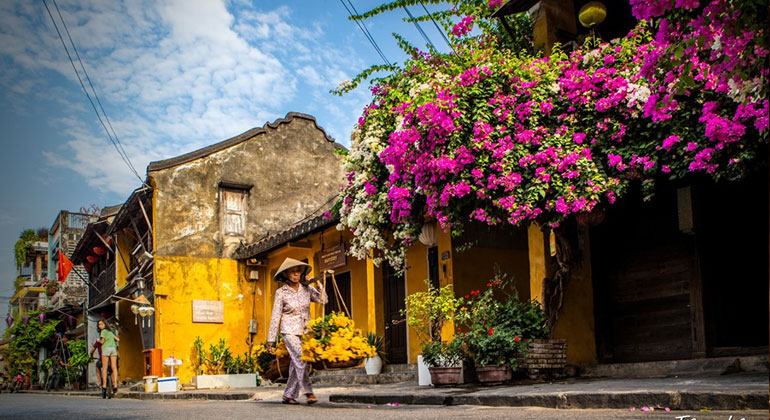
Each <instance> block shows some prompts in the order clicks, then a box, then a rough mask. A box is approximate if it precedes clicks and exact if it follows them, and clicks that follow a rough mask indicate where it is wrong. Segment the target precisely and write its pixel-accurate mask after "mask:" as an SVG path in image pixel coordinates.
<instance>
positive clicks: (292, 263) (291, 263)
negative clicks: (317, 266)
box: [273, 258, 313, 281]
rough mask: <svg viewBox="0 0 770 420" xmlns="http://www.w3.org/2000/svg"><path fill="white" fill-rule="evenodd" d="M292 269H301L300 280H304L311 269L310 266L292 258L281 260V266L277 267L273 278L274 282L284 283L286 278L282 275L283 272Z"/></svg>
mask: <svg viewBox="0 0 770 420" xmlns="http://www.w3.org/2000/svg"><path fill="white" fill-rule="evenodd" d="M293 267H302V268H303V273H302V280H304V279H305V277H306V276H307V274H308V273H310V270H312V269H313V267H311V266H310V264H307V263H303V262H302V261H298V260H295V259H294V258H286V259H285V260H283V263H282V264H281V266H280V267H278V271H276V272H275V276H273V278H274V279H275V280H276V281H286V276H284V275H283V272H284V271H286V270H288V269H290V268H293Z"/></svg>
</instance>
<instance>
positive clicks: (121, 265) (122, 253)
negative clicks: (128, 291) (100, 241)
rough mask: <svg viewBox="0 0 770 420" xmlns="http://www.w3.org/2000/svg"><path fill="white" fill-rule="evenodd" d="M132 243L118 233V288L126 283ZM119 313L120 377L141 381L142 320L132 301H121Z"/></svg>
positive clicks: (142, 371) (116, 265)
mask: <svg viewBox="0 0 770 420" xmlns="http://www.w3.org/2000/svg"><path fill="white" fill-rule="evenodd" d="M132 245H133V241H132V240H130V239H128V238H127V237H126V236H125V235H120V234H119V235H117V242H116V255H115V258H116V261H115V274H116V276H117V277H116V278H117V289H118V290H119V289H120V288H121V287H123V286H124V285H125V284H126V275H127V274H128V271H129V270H128V267H127V265H128V264H130V262H129V261H131V248H132ZM117 315H118V320H120V379H121V381H123V380H127V381H139V380H141V379H142V377H143V376H144V360H143V357H142V337H141V334H140V331H139V326H140V325H141V321H139V322H140V324H139V325H136V324H135V319H134V318H135V317H134V314H133V313H132V312H131V303H130V302H126V301H121V302H119V303H118V308H117Z"/></svg>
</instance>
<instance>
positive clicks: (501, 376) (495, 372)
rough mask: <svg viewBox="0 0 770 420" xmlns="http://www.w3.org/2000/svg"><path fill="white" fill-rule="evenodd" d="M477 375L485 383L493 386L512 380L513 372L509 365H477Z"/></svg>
mask: <svg viewBox="0 0 770 420" xmlns="http://www.w3.org/2000/svg"><path fill="white" fill-rule="evenodd" d="M476 375H477V376H478V378H479V382H481V383H482V384H483V385H488V386H491V385H500V384H502V383H505V382H508V381H510V380H511V378H512V377H513V372H511V369H510V368H509V367H508V366H479V367H476Z"/></svg>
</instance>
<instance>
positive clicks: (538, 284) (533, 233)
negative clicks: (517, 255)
mask: <svg viewBox="0 0 770 420" xmlns="http://www.w3.org/2000/svg"><path fill="white" fill-rule="evenodd" d="M527 241H528V249H529V293H530V298H531V299H535V300H537V301H538V302H543V280H544V279H545V278H546V277H548V275H549V274H550V273H549V272H548V266H547V262H548V258H550V255H548V253H547V251H546V242H545V241H546V237H545V234H544V233H543V231H542V230H541V229H540V226H537V225H535V224H534V223H533V224H531V225H529V228H528V229H527Z"/></svg>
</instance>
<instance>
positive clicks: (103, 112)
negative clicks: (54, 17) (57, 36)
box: [51, 0, 141, 180]
mask: <svg viewBox="0 0 770 420" xmlns="http://www.w3.org/2000/svg"><path fill="white" fill-rule="evenodd" d="M51 1H52V2H53V5H54V7H55V8H56V13H57V14H58V15H59V20H61V23H62V26H64V32H66V33H67V38H68V39H69V41H70V45H72V50H73V51H74V52H75V57H77V59H78V62H79V63H80V68H82V69H83V74H85V76H86V80H87V81H88V86H90V87H91V92H92V93H93V94H94V98H96V103H97V104H99V109H101V110H102V115H104V119H105V120H106V121H107V125H108V126H109V127H110V130H111V131H112V136H113V137H114V138H115V142H117V145H118V147H119V148H120V151H122V154H123V156H125V157H126V160H127V162H128V165H129V166H130V169H131V171H132V172H133V173H134V175H137V176H139V174H138V172H137V170H136V167H134V164H133V163H131V160H130V159H129V158H128V153H126V149H124V148H123V144H122V143H121V142H120V139H119V138H118V134H117V133H116V132H115V128H113V127H112V123H111V122H110V118H109V117H108V116H107V111H105V110H104V106H102V101H101V100H99V95H97V94H96V89H95V88H94V84H93V83H91V77H89V76H88V72H87V71H86V66H85V65H84V64H83V60H82V59H81V58H80V53H78V49H77V47H76V46H75V41H73V40H72V36H71V35H70V30H69V28H68V27H67V22H65V21H64V17H63V16H62V14H61V10H59V5H58V4H57V3H56V0H51ZM140 180H141V177H140Z"/></svg>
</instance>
